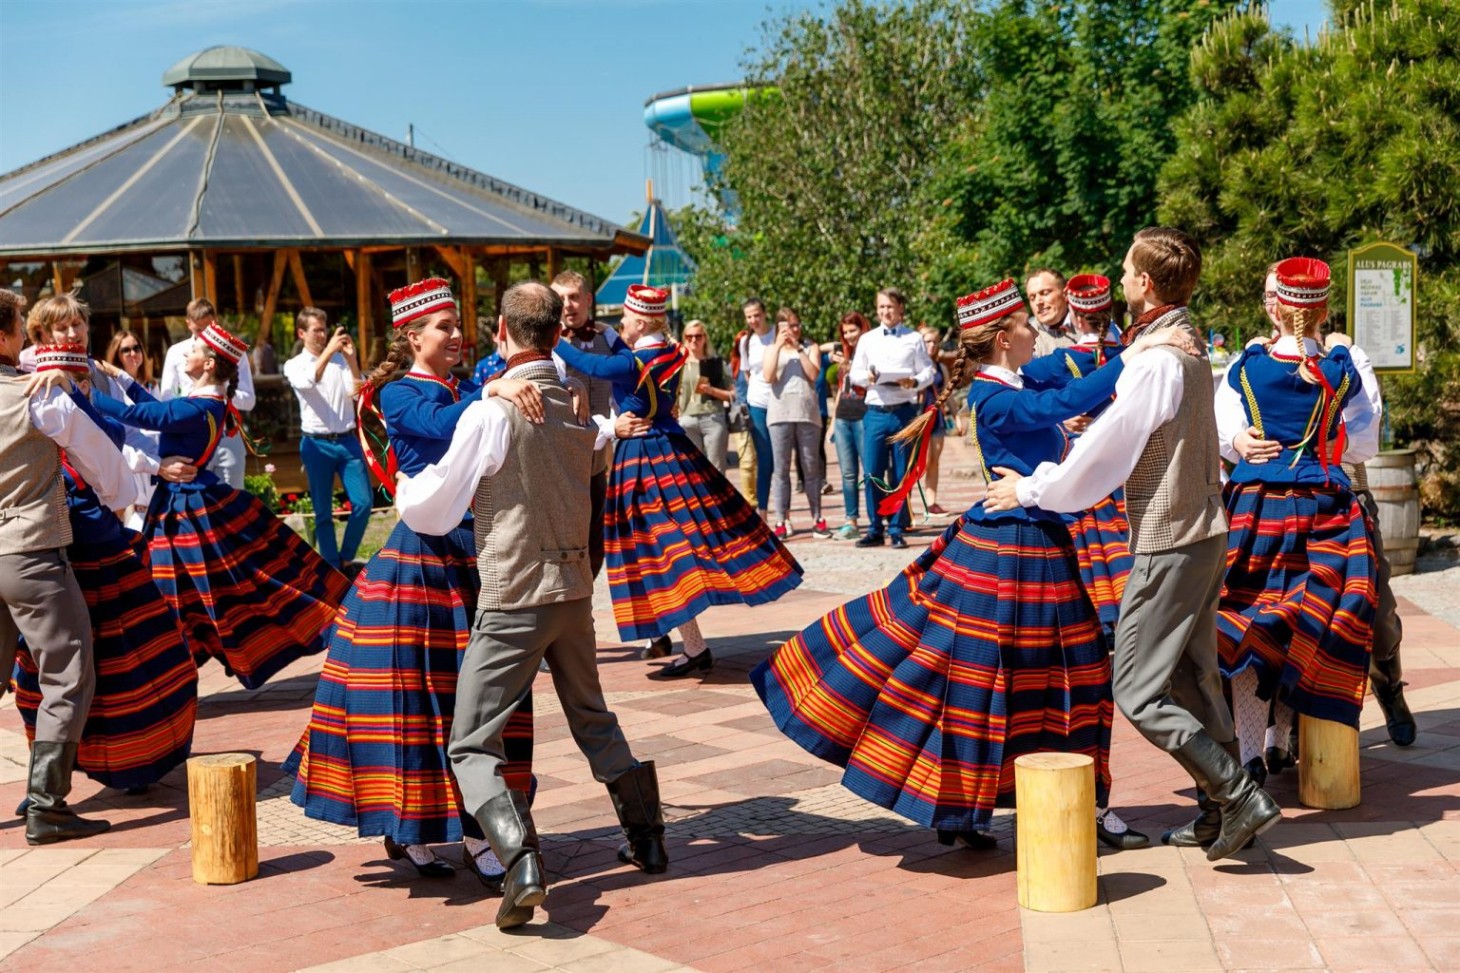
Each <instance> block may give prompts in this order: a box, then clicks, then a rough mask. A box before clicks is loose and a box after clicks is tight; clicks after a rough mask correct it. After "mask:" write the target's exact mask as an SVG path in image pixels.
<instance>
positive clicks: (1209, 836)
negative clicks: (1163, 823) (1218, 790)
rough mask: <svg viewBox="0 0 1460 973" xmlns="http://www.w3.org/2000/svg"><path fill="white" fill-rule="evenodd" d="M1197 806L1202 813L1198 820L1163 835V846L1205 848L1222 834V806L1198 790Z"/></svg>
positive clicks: (1204, 792)
mask: <svg viewBox="0 0 1460 973" xmlns="http://www.w3.org/2000/svg"><path fill="white" fill-rule="evenodd" d="M1196 806H1197V807H1198V808H1200V809H1201V813H1200V814H1198V815H1197V816H1196V820H1194V821H1189V822H1187V823H1186V824H1183V825H1182V826H1181V827H1179V828H1172V829H1171V830H1170V831H1167V832H1164V833H1163V834H1162V835H1161V844H1163V845H1175V846H1177V847H1178V848H1205V847H1207V846H1208V845H1210V844H1211V843H1212V842H1213V841H1216V840H1217V836H1218V835H1220V834H1221V833H1222V805H1220V804H1218V803H1217V802H1216V801H1214V800H1212V799H1211V798H1210V797H1207V792H1206V791H1204V790H1202V789H1201V788H1200V787H1198V788H1197V789H1196Z"/></svg>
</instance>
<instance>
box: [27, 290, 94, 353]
mask: <svg viewBox="0 0 1460 973" xmlns="http://www.w3.org/2000/svg"><path fill="white" fill-rule="evenodd" d="M73 318H80V319H81V323H82V324H90V323H91V306H90V305H89V304H87V303H86V302H85V301H83V300H81V298H79V297H77V296H76V295H75V294H73V293H71V292H70V291H68V292H66V293H65V294H56V295H53V296H51V297H47V298H44V299H42V300H39V301H36V303H35V306H34V307H32V308H31V309H30V316H29V317H28V318H27V319H26V322H25V331H26V333H27V334H28V335H30V340H31V341H34V342H35V343H36V344H38V345H44V344H49V343H50V342H51V332H52V331H54V330H55V329H56V328H59V327H61V326H62V325H64V324H66V323H68V322H69V321H71V320H72V319H73Z"/></svg>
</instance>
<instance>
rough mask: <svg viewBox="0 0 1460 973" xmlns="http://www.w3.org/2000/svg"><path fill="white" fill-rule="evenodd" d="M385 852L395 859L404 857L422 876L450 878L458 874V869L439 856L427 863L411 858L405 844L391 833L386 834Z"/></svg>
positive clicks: (398, 859)
mask: <svg viewBox="0 0 1460 973" xmlns="http://www.w3.org/2000/svg"><path fill="white" fill-rule="evenodd" d="M385 853H386V854H387V855H389V856H390V857H391V859H392V860H393V861H400V860H401V859H402V858H404V859H405V860H406V861H408V862H410V863H411V867H412V868H414V869H415V870H416V872H417V873H418V874H419V875H420V876H421V877H422V878H450V877H451V876H453V875H455V874H456V869H454V868H452V867H451V866H450V865H449V864H447V863H446V862H444V861H442V860H441V859H439V858H432V859H431V860H430V861H428V862H426V863H425V864H419V863H417V862H416V861H415V860H414V859H412V858H411V856H410V853H409V852H407V851H406V849H405V846H404V845H401V844H398V843H397V842H396V840H395V839H394V838H392V837H391V836H390V835H386V836H385Z"/></svg>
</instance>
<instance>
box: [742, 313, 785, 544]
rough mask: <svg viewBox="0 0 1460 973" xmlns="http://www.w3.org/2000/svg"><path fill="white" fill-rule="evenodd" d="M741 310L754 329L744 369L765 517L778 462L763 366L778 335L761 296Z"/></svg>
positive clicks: (759, 509) (760, 509)
mask: <svg viewBox="0 0 1460 973" xmlns="http://www.w3.org/2000/svg"><path fill="white" fill-rule="evenodd" d="M740 310H741V313H742V314H744V315H745V327H746V330H748V331H749V332H750V334H749V335H748V336H746V338H745V343H744V345H743V346H742V347H741V349H740V370H741V372H742V374H744V375H745V378H746V389H745V401H746V404H747V406H748V407H749V412H750V441H751V443H753V444H754V449H755V511H756V513H758V514H760V518H761V520H764V519H765V516H766V504H767V503H768V502H769V501H770V495H771V472H772V471H773V470H774V468H775V465H776V464H775V458H774V457H773V456H772V455H771V429H770V426H769V425H767V424H766V409H768V408H769V407H770V404H771V383H770V382H767V381H766V380H765V369H764V368H763V367H762V366H763V364H764V362H765V351H766V349H767V348H769V347H770V346H771V345H773V344H775V343H776V334H775V332H774V331H773V330H772V329H771V326H770V322H769V321H768V320H767V319H766V313H765V304H764V303H763V302H762V301H761V299H760V298H758V297H752V298H750V299H749V300H747V301H746V302H745V303H744V304H743V305H742V306H741V308H740ZM742 462H743V459H742Z"/></svg>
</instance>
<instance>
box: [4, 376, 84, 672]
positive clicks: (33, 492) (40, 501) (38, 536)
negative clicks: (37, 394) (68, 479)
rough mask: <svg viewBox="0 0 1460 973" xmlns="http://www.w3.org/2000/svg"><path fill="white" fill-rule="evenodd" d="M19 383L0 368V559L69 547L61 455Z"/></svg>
mask: <svg viewBox="0 0 1460 973" xmlns="http://www.w3.org/2000/svg"><path fill="white" fill-rule="evenodd" d="M22 381H23V379H22V378H21V377H17V373H16V371H15V369H13V368H10V367H9V366H6V365H0V456H3V457H4V461H3V462H0V554H28V553H30V552H32V551H51V550H55V549H56V548H58V547H65V546H66V545H67V544H70V543H71V518H70V517H68V516H67V515H66V485H65V484H64V483H63V482H62V481H61V451H60V450H59V449H57V448H56V444H55V443H54V442H52V441H51V439H50V438H49V437H47V436H46V435H45V434H43V433H41V432H39V431H38V430H37V429H36V427H35V426H34V425H33V424H32V423H31V421H30V399H29V397H28V396H26V395H24V394H22V393H21V384H22ZM5 675H6V677H7V678H8V676H9V673H6V674H5Z"/></svg>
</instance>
